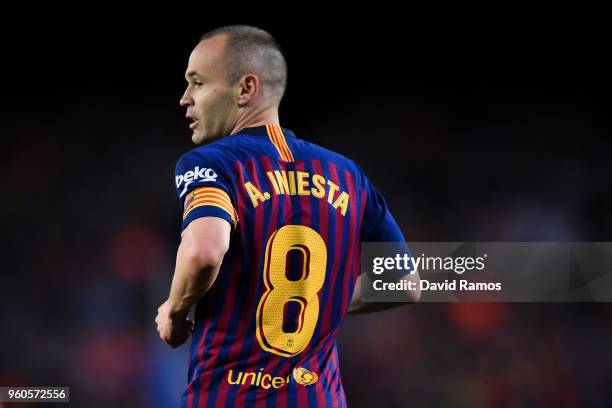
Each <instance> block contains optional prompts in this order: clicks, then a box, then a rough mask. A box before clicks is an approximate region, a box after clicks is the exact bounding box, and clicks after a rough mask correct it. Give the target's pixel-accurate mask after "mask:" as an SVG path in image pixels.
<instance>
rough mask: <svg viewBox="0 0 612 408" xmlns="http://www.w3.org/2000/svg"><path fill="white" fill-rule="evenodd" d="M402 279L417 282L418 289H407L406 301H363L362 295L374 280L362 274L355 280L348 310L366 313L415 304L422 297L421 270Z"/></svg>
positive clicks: (354, 312) (351, 312)
mask: <svg viewBox="0 0 612 408" xmlns="http://www.w3.org/2000/svg"><path fill="white" fill-rule="evenodd" d="M401 279H405V280H407V281H412V282H415V284H416V285H415V287H416V288H417V289H416V290H407V291H406V292H405V294H406V302H405V303H404V302H389V303H385V302H362V300H361V297H362V295H363V293H364V292H365V290H366V287H368V286H371V285H372V281H371V280H370V279H369V278H368V276H367V275H365V274H361V275H359V276H358V277H357V281H356V282H355V289H353V297H352V298H351V304H350V305H349V308H348V312H347V313H350V314H365V313H375V312H380V311H382V310H387V309H393V308H395V307H399V306H404V305H407V304H413V303H416V302H418V301H419V299H420V298H421V290H420V289H419V272H418V271H415V272H414V273H412V274H408V275H405V276H403V277H402V278H401Z"/></svg>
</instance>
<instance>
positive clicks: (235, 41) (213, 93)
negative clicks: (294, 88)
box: [180, 25, 287, 144]
mask: <svg viewBox="0 0 612 408" xmlns="http://www.w3.org/2000/svg"><path fill="white" fill-rule="evenodd" d="M185 79H186V80H187V82H188V85H187V89H186V90H185V93H184V94H183V96H182V98H181V100H180V104H181V106H184V107H186V108H187V117H189V118H190V119H191V120H192V121H193V122H192V123H191V125H190V128H191V129H193V135H192V137H191V139H192V140H193V142H194V143H197V144H200V143H204V142H209V141H212V140H215V139H218V138H221V137H224V136H227V135H229V134H230V132H231V130H232V129H234V127H235V125H236V123H237V122H238V121H239V120H240V119H241V118H244V117H245V116H255V115H257V114H258V113H259V112H263V111H265V110H267V109H271V108H275V109H278V105H279V104H280V101H281V99H282V97H283V94H284V92H285V88H286V86H287V65H286V62H285V58H284V57H283V54H282V51H281V49H280V47H279V46H278V44H277V43H276V41H275V40H274V38H273V37H272V36H271V35H270V34H268V33H267V32H266V31H263V30H261V29H259V28H255V27H251V26H244V25H234V26H226V27H221V28H217V29H215V30H213V31H210V32H208V33H206V34H204V35H203V36H202V38H201V39H200V43H199V44H198V45H197V46H196V47H195V48H194V50H193V51H192V52H191V55H190V56H189V64H188V66H187V72H186V73H185Z"/></svg>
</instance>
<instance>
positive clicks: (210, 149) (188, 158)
mask: <svg viewBox="0 0 612 408" xmlns="http://www.w3.org/2000/svg"><path fill="white" fill-rule="evenodd" d="M227 153H228V149H227V147H225V146H224V145H222V144H218V143H217V142H213V143H210V144H206V145H201V146H196V147H194V148H193V149H191V150H188V151H186V152H185V153H183V154H182V155H181V156H180V157H179V158H178V160H177V164H180V163H183V162H199V161H208V162H211V161H212V162H218V163H223V162H224V160H223V158H224V156H226V155H227Z"/></svg>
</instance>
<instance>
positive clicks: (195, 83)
mask: <svg viewBox="0 0 612 408" xmlns="http://www.w3.org/2000/svg"><path fill="white" fill-rule="evenodd" d="M202 85H204V84H203V83H202V82H200V81H195V82H194V83H193V86H195V87H196V88H197V87H199V86H202Z"/></svg>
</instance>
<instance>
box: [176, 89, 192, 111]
mask: <svg viewBox="0 0 612 408" xmlns="http://www.w3.org/2000/svg"><path fill="white" fill-rule="evenodd" d="M192 104H193V99H191V96H190V95H189V91H188V90H185V93H184V94H183V96H181V99H180V100H179V105H181V106H183V107H184V106H189V105H192Z"/></svg>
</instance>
